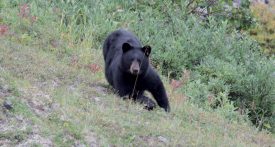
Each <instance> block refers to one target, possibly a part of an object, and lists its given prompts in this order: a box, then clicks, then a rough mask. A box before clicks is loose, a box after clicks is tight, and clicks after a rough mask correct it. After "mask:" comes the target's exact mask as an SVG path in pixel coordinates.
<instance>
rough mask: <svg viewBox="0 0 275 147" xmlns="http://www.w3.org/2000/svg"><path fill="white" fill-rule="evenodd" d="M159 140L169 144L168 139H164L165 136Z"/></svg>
mask: <svg viewBox="0 0 275 147" xmlns="http://www.w3.org/2000/svg"><path fill="white" fill-rule="evenodd" d="M158 139H159V140H160V141H161V142H164V143H168V142H169V141H168V139H167V138H165V137H163V136H159V137H158Z"/></svg>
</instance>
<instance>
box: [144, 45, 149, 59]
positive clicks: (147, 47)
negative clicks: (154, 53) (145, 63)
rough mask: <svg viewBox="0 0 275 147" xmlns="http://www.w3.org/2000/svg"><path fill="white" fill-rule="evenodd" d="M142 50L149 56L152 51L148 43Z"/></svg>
mask: <svg viewBox="0 0 275 147" xmlns="http://www.w3.org/2000/svg"><path fill="white" fill-rule="evenodd" d="M142 51H143V52H144V54H145V55H146V56H147V57H149V55H150V53H151V46H149V45H146V46H144V47H143V48H142Z"/></svg>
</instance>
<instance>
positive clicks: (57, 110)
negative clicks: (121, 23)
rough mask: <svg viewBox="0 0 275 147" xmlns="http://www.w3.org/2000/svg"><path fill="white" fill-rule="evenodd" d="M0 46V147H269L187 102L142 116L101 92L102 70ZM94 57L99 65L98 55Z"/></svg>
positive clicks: (261, 136) (261, 135) (247, 130)
mask: <svg viewBox="0 0 275 147" xmlns="http://www.w3.org/2000/svg"><path fill="white" fill-rule="evenodd" d="M0 44H1V46H0V61H1V68H0V74H1V78H0V81H1V91H0V96H1V99H0V102H1V104H2V103H3V101H4V100H9V101H11V102H12V103H13V109H12V110H11V111H8V110H6V109H4V108H2V110H1V111H0V123H1V127H0V130H1V133H0V145H16V144H17V145H28V146H29V145H50V146H52V145H56V146H67V145H111V144H115V145H130V144H131V145H146V146H147V145H151V146H153V145H163V146H164V145H171V146H175V145H187V146H190V145H191V146H193V145H195V146H201V145H203V146H219V145H222V144H223V145H227V146H271V145H272V144H274V138H272V136H271V135H268V134H266V133H265V132H257V131H256V129H255V128H253V127H251V126H250V125H249V124H247V123H244V122H243V123H240V122H234V121H232V122H230V121H228V120H227V119H225V118H224V117H223V116H221V115H220V114H218V113H215V112H214V113H210V112H205V111H204V110H202V109H200V108H198V107H197V106H194V105H192V104H191V103H189V102H188V101H184V100H183V101H181V102H179V101H176V99H173V98H171V106H172V112H171V113H170V114H166V113H165V112H163V111H162V110H160V109H158V110H155V111H152V112H148V111H146V110H143V109H142V106H140V105H137V104H132V103H131V102H130V101H123V100H120V99H118V98H117V97H116V96H114V95H113V94H111V93H110V92H109V91H108V89H106V88H104V86H103V85H107V83H106V82H105V79H104V75H103V72H96V73H91V72H90V70H89V69H88V68H79V67H76V66H71V65H70V64H68V63H70V62H69V61H70V60H69V59H68V58H66V57H65V58H58V57H57V56H55V55H53V54H51V53H49V52H45V51H43V50H40V49H37V48H33V47H30V46H22V45H20V44H19V45H15V44H14V43H12V42H10V41H8V40H6V39H3V40H1V42H0ZM95 54H101V51H100V50H99V51H98V52H96V53H95ZM95 58H98V60H101V61H102V59H100V58H101V56H98V57H95ZM166 87H167V88H168V91H169V95H171V94H172V92H171V90H170V87H169V86H168V85H167V83H166ZM2 95H5V96H4V97H2Z"/></svg>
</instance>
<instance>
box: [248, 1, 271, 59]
mask: <svg viewBox="0 0 275 147" xmlns="http://www.w3.org/2000/svg"><path fill="white" fill-rule="evenodd" d="M251 9H252V12H253V15H254V16H255V17H256V18H257V20H258V25H257V26H255V27H254V28H251V29H250V34H251V36H252V37H253V38H255V39H256V40H257V41H258V42H259V43H260V45H261V46H262V47H263V49H264V52H266V53H268V54H274V53H275V35H274V34H275V31H274V30H275V15H274V9H275V2H273V1H270V5H266V4H263V3H255V4H253V5H251Z"/></svg>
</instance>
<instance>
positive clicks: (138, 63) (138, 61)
mask: <svg viewBox="0 0 275 147" xmlns="http://www.w3.org/2000/svg"><path fill="white" fill-rule="evenodd" d="M122 51H123V54H122V60H121V62H122V63H121V65H122V68H123V70H124V71H126V72H128V73H130V74H132V75H142V74H145V73H146V71H147V69H148V66H149V58H148V57H149V55H150V53H151V47H150V46H144V47H136V46H132V45H130V44H129V43H123V45H122Z"/></svg>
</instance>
